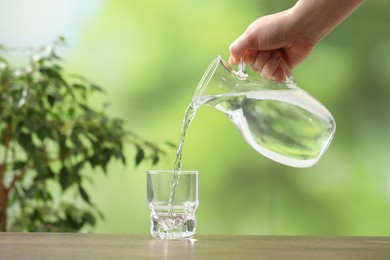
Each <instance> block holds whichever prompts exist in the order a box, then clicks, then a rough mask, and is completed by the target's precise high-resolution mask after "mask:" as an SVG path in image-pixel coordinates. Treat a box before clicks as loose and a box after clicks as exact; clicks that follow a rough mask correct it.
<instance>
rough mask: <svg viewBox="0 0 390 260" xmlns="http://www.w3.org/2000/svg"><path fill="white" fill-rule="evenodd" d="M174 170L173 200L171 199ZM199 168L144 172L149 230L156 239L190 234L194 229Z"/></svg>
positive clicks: (189, 235)
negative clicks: (175, 181) (176, 178)
mask: <svg viewBox="0 0 390 260" xmlns="http://www.w3.org/2000/svg"><path fill="white" fill-rule="evenodd" d="M175 174H177V176H178V178H179V179H178V182H177V185H176V186H175V196H174V200H173V201H171V195H172V188H173V186H172V179H173V178H174V176H175ZM198 190H199V172H198V171H180V172H175V171H173V170H165V171H164V170H154V171H148V172H147V201H148V207H149V209H150V233H151V235H152V236H153V237H154V238H157V239H184V238H191V237H193V236H194V235H195V233H196V216H195V211H196V209H197V208H198V205H199V195H198V194H199V191H198Z"/></svg>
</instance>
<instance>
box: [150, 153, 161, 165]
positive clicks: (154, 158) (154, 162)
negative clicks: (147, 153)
mask: <svg viewBox="0 0 390 260" xmlns="http://www.w3.org/2000/svg"><path fill="white" fill-rule="evenodd" d="M159 161H160V158H159V157H158V154H157V153H156V154H154V155H153V157H152V164H153V165H156V164H157V163H158V162H159Z"/></svg>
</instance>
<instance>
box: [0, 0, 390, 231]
mask: <svg viewBox="0 0 390 260" xmlns="http://www.w3.org/2000/svg"><path fill="white" fill-rule="evenodd" d="M294 3H295V1H292V0H288V1H286V0H273V1H266V0H256V1H255V0H251V1H249V0H248V1H235V0H229V1H227V0H226V1H206V0H196V1H195V0H165V1H151V0H143V1H108V0H86V1H76V0H68V1H66V0H61V1H60V0H59V1H49V0H34V1H27V0H24V1H23V0H1V1H0V43H2V44H5V45H8V46H11V47H12V46H14V47H23V46H40V45H42V44H46V43H50V42H51V41H53V40H54V39H55V38H56V37H57V36H58V35H64V36H65V38H66V39H67V42H68V43H69V47H68V48H67V49H65V50H64V54H65V55H64V58H65V60H66V66H67V68H68V71H69V72H76V73H78V74H82V75H85V76H86V77H87V78H89V79H91V80H92V81H94V82H95V83H97V84H99V85H101V86H102V87H104V88H105V89H106V91H107V96H105V97H96V98H95V99H94V102H96V104H99V103H101V102H103V101H109V102H111V107H110V108H109V113H110V114H111V115H114V116H116V117H120V118H123V119H125V120H126V122H127V127H128V128H129V129H131V130H134V131H135V132H137V133H138V134H139V135H141V136H142V137H144V138H146V139H149V140H151V141H153V142H155V143H158V144H160V145H162V146H164V142H165V141H170V142H174V143H178V141H179V135H180V131H181V124H182V119H183V115H184V112H185V109H186V107H187V105H188V103H189V102H190V100H191V97H192V94H193V92H194V90H195V87H196V85H197V83H198V81H199V80H200V78H201V76H202V75H203V72H204V71H205V69H206V68H207V66H208V64H209V62H210V61H211V60H212V59H213V58H214V57H215V56H216V55H217V54H221V55H222V56H223V57H224V58H226V59H227V58H228V54H229V51H228V47H229V45H230V43H231V42H232V41H233V40H234V39H236V38H237V37H238V36H239V35H240V34H241V33H242V32H244V30H245V29H246V28H247V26H248V25H249V24H250V23H251V22H252V21H254V20H255V19H257V18H258V17H260V16H263V15H266V14H270V13H274V12H278V11H281V10H284V9H287V8H289V7H291V6H292V5H293V4H294ZM388 10H390V2H389V1H387V0H371V1H367V2H366V3H365V4H363V6H362V7H360V9H358V10H357V11H356V12H355V13H354V14H353V15H352V16H351V17H349V18H348V19H347V20H346V21H344V23H342V24H341V25H340V26H339V27H338V28H337V29H336V30H335V31H333V32H332V33H331V34H330V35H328V36H327V37H326V38H325V39H324V40H323V41H322V42H321V43H320V44H319V45H318V46H317V47H316V49H315V50H314V51H313V52H312V54H311V56H310V57H309V58H308V59H307V60H305V61H304V62H303V63H302V64H301V65H299V66H298V67H297V68H296V69H295V70H294V75H295V77H296V80H297V82H298V85H299V86H301V87H302V88H304V89H305V90H307V91H308V92H309V93H311V94H312V95H313V96H315V97H316V98H317V99H319V100H320V101H321V102H322V103H323V104H324V105H325V106H326V107H327V108H328V109H329V110H330V111H331V112H332V114H333V116H334V118H335V120H336V123H337V131H336V135H335V138H334V140H333V142H332V144H331V146H330V148H329V149H328V151H327V153H326V154H325V155H324V157H323V158H322V160H321V161H320V162H319V163H318V164H317V165H316V166H314V167H312V168H308V169H294V168H289V167H287V166H283V165H279V164H277V163H275V162H273V161H270V160H269V159H266V158H265V157H263V156H261V155H259V154H257V153H256V152H255V151H254V150H253V149H252V148H250V147H249V146H248V145H247V144H246V142H245V141H244V140H243V139H242V138H241V136H240V135H239V133H238V131H237V130H236V128H235V126H234V125H233V124H232V123H231V122H230V121H229V120H228V118H227V117H226V116H225V115H223V114H222V113H220V112H219V111H217V110H214V109H212V108H210V107H204V108H201V109H200V111H199V112H198V114H197V116H196V118H195V120H194V121H193V124H192V125H191V127H190V128H189V130H188V133H187V138H186V144H185V148H184V155H183V167H184V168H185V169H198V170H199V171H200V172H201V176H200V177H201V179H200V207H199V209H198V211H197V227H198V231H197V232H198V233H199V234H273V235H390V221H389V220H390V160H389V157H390V102H389V101H390V86H389V80H390V34H389V28H390V27H389V25H390V16H389V15H388ZM175 152H176V151H175V149H172V148H166V156H165V157H164V158H163V159H162V161H161V162H160V163H159V164H158V166H157V167H153V168H154V169H171V168H172V166H173V160H174V155H175ZM134 153H135V151H133V150H128V155H129V158H133V157H134ZM148 169H152V166H151V165H148V164H146V163H145V164H142V165H141V166H140V167H137V168H136V167H135V166H134V164H132V163H130V164H129V165H128V166H126V167H124V166H121V165H120V164H119V163H117V164H116V163H111V165H110V168H109V175H108V176H105V175H103V174H102V173H100V172H96V173H94V175H93V176H94V184H93V185H91V186H90V187H89V190H90V192H91V195H92V198H93V200H94V202H95V203H96V204H97V205H98V207H99V208H100V209H101V210H102V211H103V213H104V215H105V220H104V221H100V222H99V223H98V225H97V226H96V228H94V230H93V232H98V233H103V232H104V233H135V234H147V233H149V210H148V208H147V205H146V176H145V172H146V170H148Z"/></svg>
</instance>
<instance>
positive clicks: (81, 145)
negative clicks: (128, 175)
mask: <svg viewBox="0 0 390 260" xmlns="http://www.w3.org/2000/svg"><path fill="white" fill-rule="evenodd" d="M63 44H64V39H63V38H62V37H60V38H59V39H58V40H57V41H56V42H55V43H54V44H53V45H49V46H46V47H44V48H42V49H39V50H38V51H36V52H34V53H33V54H32V55H31V57H30V61H29V63H28V65H27V66H26V67H24V68H18V69H14V68H12V67H11V66H10V64H9V62H8V61H7V60H6V59H5V58H3V57H1V56H0V156H1V157H0V160H1V161H0V226H1V227H2V230H3V231H7V230H11V231H79V230H80V229H82V228H83V227H87V226H94V225H95V223H96V221H97V218H99V217H100V218H102V217H103V216H102V214H101V212H100V211H99V209H98V208H97V207H96V206H95V205H94V203H93V200H92V199H91V196H90V195H89V194H88V190H87V189H86V188H85V184H86V181H90V180H91V179H92V177H91V175H89V174H88V172H91V170H92V169H98V168H100V169H101V170H102V171H103V172H104V173H106V174H107V166H108V164H109V162H110V161H112V160H120V161H121V162H122V163H123V164H126V161H127V160H126V157H125V155H124V145H125V143H128V144H130V145H131V146H133V147H134V148H135V149H136V151H137V152H136V156H135V161H134V163H135V165H139V164H140V163H141V162H142V161H144V160H150V161H151V162H152V163H153V164H156V163H157V162H158V161H159V156H160V155H161V154H162V151H161V150H160V149H159V148H158V147H157V146H155V145H154V144H151V143H149V142H147V141H145V140H143V139H141V138H140V137H138V136H137V135H135V134H134V133H132V132H129V131H127V130H126V129H125V128H124V122H123V121H122V120H121V119H117V118H111V117H109V116H107V115H106V114H105V112H104V111H100V110H96V109H94V108H93V107H91V106H90V105H89V104H88V97H90V96H91V95H92V94H93V93H96V92H100V93H101V92H104V91H103V89H102V88H100V87H99V86H96V85H94V84H92V83H91V82H90V81H88V80H87V79H85V78H84V77H82V76H77V75H76V76H75V75H72V76H70V75H66V74H65V72H64V68H63V63H62V60H61V58H60V57H59V56H58V55H57V52H56V50H57V48H58V47H59V46H62V45H63ZM56 190H57V192H59V193H60V194H61V196H59V195H58V194H56ZM69 197H70V198H71V202H69V200H68V201H67V200H66V198H69ZM7 213H8V214H7ZM9 215H12V218H10V217H9ZM7 220H9V221H8V222H7Z"/></svg>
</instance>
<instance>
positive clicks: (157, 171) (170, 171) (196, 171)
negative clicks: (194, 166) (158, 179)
mask: <svg viewBox="0 0 390 260" xmlns="http://www.w3.org/2000/svg"><path fill="white" fill-rule="evenodd" d="M174 172H175V171H174V170H149V171H146V174H148V175H151V174H172V173H174ZM178 172H179V174H185V175H198V174H199V171H198V170H181V171H178Z"/></svg>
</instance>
